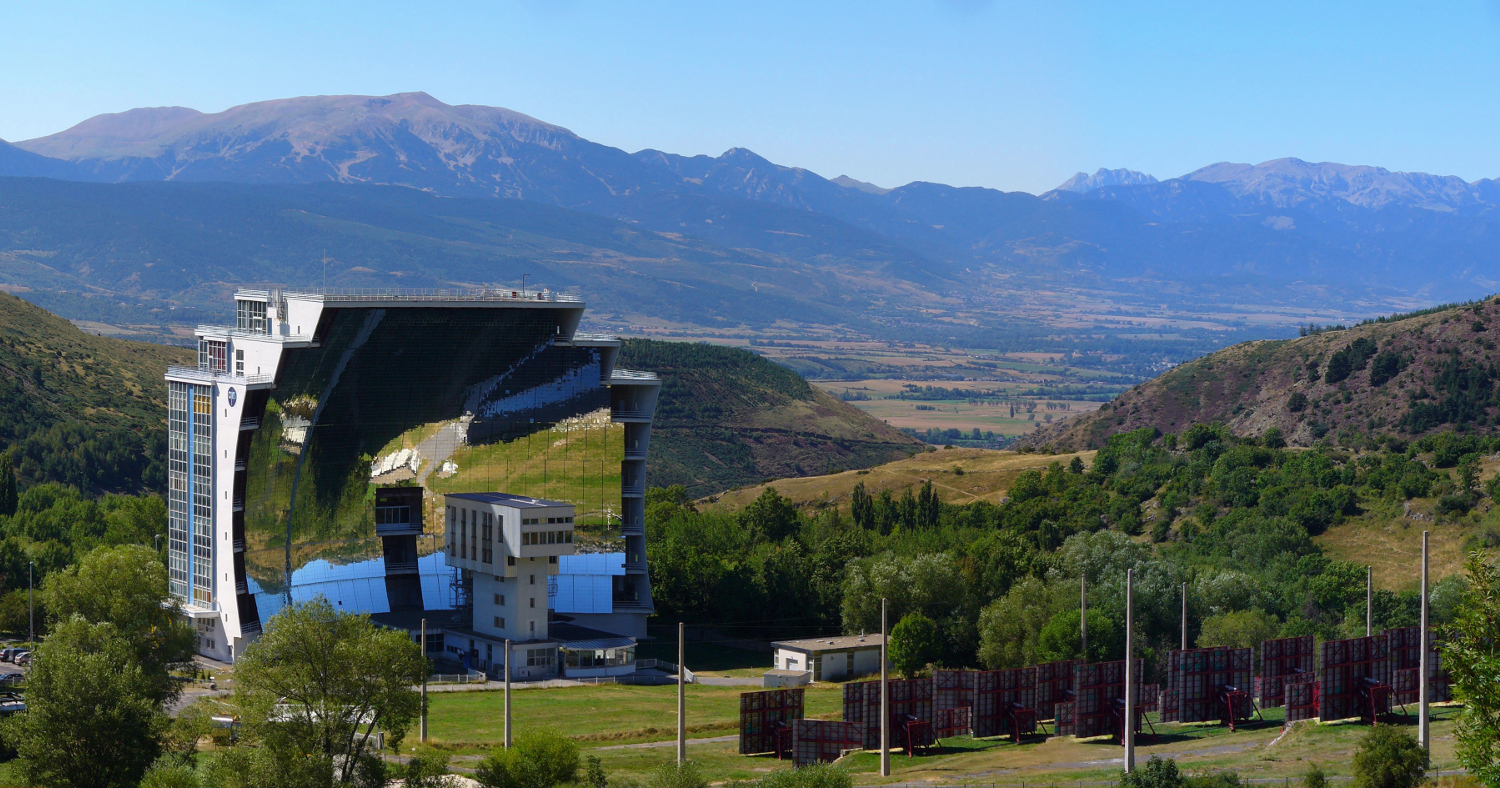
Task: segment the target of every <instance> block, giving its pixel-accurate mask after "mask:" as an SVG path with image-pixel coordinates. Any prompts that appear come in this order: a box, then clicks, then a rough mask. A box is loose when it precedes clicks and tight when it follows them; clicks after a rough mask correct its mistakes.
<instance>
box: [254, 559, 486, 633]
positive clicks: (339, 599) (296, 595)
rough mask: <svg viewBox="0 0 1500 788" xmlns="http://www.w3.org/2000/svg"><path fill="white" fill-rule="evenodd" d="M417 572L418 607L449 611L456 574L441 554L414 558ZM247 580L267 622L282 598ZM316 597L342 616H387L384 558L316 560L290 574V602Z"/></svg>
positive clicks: (283, 600) (279, 606) (388, 609)
mask: <svg viewBox="0 0 1500 788" xmlns="http://www.w3.org/2000/svg"><path fill="white" fill-rule="evenodd" d="M417 572H418V574H419V575H420V576H421V579H422V606H423V607H424V608H426V609H427V610H452V609H453V580H454V578H455V577H456V576H457V570H455V569H453V568H452V567H449V566H448V564H447V561H446V560H445V556H444V554H443V553H442V551H438V552H436V553H432V554H430V555H426V556H422V557H421V558H418V559H417ZM247 580H248V582H249V584H250V593H252V594H254V595H255V604H256V606H257V607H258V608H259V611H260V620H261V621H269V620H270V619H271V616H274V615H276V613H278V612H279V611H280V610H281V608H282V607H283V606H284V605H285V604H286V597H284V596H283V595H281V594H279V593H274V592H267V591H263V590H262V589H261V587H260V584H259V583H256V582H255V579H254V578H247ZM319 596H321V597H323V598H324V599H327V600H328V602H329V603H330V604H332V605H333V607H334V609H335V610H341V611H344V612H346V613H389V612H390V611H391V603H390V599H389V598H388V597H387V596H386V592H385V558H383V557H382V558H372V559H370V560H368V561H356V562H354V563H350V564H332V563H329V562H327V561H325V560H323V559H321V558H319V559H317V560H315V561H309V562H308V563H307V564H306V565H305V566H303V567H302V568H300V569H295V570H293V571H292V601H294V602H298V603H302V602H308V601H311V600H312V599H315V598H317V597H319Z"/></svg>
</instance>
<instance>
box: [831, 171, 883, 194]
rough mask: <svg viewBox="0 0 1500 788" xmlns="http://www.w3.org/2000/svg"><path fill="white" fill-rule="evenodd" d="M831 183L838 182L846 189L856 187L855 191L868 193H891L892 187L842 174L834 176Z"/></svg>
mask: <svg viewBox="0 0 1500 788" xmlns="http://www.w3.org/2000/svg"><path fill="white" fill-rule="evenodd" d="M830 183H836V184H838V185H839V186H842V187H844V188H845V189H854V190H855V191H861V192H864V193H866V194H889V193H890V191H891V190H890V189H884V188H881V187H879V186H876V185H875V184H873V183H866V182H865V181H857V180H855V179H853V178H851V177H849V176H848V175H840V176H839V177H837V178H834V179H833V180H832V181H830Z"/></svg>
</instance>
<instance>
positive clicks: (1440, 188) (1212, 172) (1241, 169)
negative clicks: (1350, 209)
mask: <svg viewBox="0 0 1500 788" xmlns="http://www.w3.org/2000/svg"><path fill="white" fill-rule="evenodd" d="M1182 180H1189V181H1206V182H1208V183H1218V184H1222V185H1224V186H1225V187H1227V188H1228V189H1229V190H1230V191H1232V192H1233V193H1234V194H1235V195H1236V196H1239V197H1250V198H1254V199H1258V200H1261V201H1263V202H1265V203H1268V204H1270V205H1273V206H1276V207H1283V208H1284V207H1292V206H1296V205H1300V204H1303V203H1316V202H1321V201H1325V200H1330V199H1332V200H1341V201H1343V202H1347V203H1350V204H1352V205H1358V206H1360V207H1362V208H1383V207H1386V206H1389V205H1402V206H1407V207H1412V208H1425V209H1428V210H1437V211H1452V210H1457V209H1459V208H1464V207H1467V206H1469V205H1475V204H1478V203H1484V202H1489V201H1492V200H1493V196H1491V195H1490V194H1489V192H1490V191H1491V190H1492V186H1493V184H1492V183H1491V182H1486V181H1476V182H1474V183H1469V182H1467V181H1465V180H1464V179H1463V178H1460V177H1458V176H1456V175H1430V174H1428V173H1425V172H1392V171H1390V170H1388V169H1386V168H1384V167H1370V166H1364V165H1354V164H1337V163H1334V162H1326V161H1324V162H1309V161H1303V160H1301V159H1297V158H1291V157H1287V158H1283V159H1272V160H1271V161H1266V162H1261V163H1260V164H1253V165H1252V164H1235V163H1232V162H1219V163H1218V164H1210V165H1208V166H1207V167H1203V168H1202V169H1198V170H1194V171H1193V172H1190V173H1188V174H1187V175H1184V176H1182Z"/></svg>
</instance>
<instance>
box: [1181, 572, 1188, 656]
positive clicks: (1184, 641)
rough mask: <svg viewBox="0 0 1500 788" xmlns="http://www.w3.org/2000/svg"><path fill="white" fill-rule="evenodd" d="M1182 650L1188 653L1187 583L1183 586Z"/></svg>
mask: <svg viewBox="0 0 1500 788" xmlns="http://www.w3.org/2000/svg"><path fill="white" fill-rule="evenodd" d="M1182 650H1183V651H1187V583H1183V584H1182Z"/></svg>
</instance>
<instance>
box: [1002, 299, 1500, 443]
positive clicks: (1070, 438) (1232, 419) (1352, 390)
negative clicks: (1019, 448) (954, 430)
mask: <svg viewBox="0 0 1500 788" xmlns="http://www.w3.org/2000/svg"><path fill="white" fill-rule="evenodd" d="M1497 340H1500V298H1486V299H1483V300H1480V301H1476V302H1472V303H1468V304H1463V305H1461V306H1452V307H1447V308H1439V309H1433V310H1427V311H1423V312H1417V313H1412V314H1407V315H1395V316H1392V317H1389V318H1382V319H1380V320H1374V321H1368V322H1366V323H1363V324H1361V325H1358V326H1355V327H1353V328H1348V329H1344V328H1343V327H1336V328H1333V329H1331V330H1330V329H1315V330H1313V331H1311V332H1309V333H1307V335H1306V336H1302V337H1300V338H1298V339H1289V340H1276V341H1260V342H1246V343H1244V344H1240V345H1235V346H1233V347H1229V348H1225V349H1224V350H1221V351H1219V352H1217V353H1214V354H1212V355H1209V356H1205V357H1203V358H1200V359H1197V360H1195V361H1190V362H1188V363H1186V364H1183V365H1181V366H1179V367H1176V368H1174V369H1172V370H1171V371H1169V372H1167V373H1165V374H1163V375H1161V376H1160V377H1158V378H1156V379H1154V380H1151V381H1148V382H1146V383H1142V384H1141V385H1139V386H1136V387H1135V388H1133V389H1130V390H1129V391H1127V392H1125V393H1124V394H1121V395H1120V396H1119V397H1117V398H1116V399H1115V400H1114V401H1113V402H1110V403H1109V404H1108V405H1106V406H1104V407H1103V408H1101V409H1099V410H1098V411H1096V412H1094V413H1090V414H1086V415H1081V416H1078V417H1077V418H1074V419H1070V420H1068V421H1064V422H1061V423H1059V424H1054V425H1052V426H1050V427H1046V428H1043V429H1041V430H1038V431H1037V432H1035V433H1033V434H1031V435H1029V436H1027V438H1026V439H1025V443H1027V444H1030V445H1032V446H1051V447H1052V448H1054V449H1056V450H1076V449H1082V448H1094V447H1098V446H1101V445H1103V443H1104V441H1105V440H1106V439H1107V438H1108V437H1109V436H1110V435H1115V434H1119V433H1124V432H1130V431H1133V430H1138V429H1141V428H1145V427H1149V428H1153V429H1158V430H1161V431H1162V432H1177V431H1180V430H1182V429H1184V428H1186V427H1187V426H1188V425H1190V424H1193V423H1195V422H1200V423H1208V422H1219V423H1222V424H1224V425H1225V426H1227V427H1228V428H1229V429H1230V430H1231V431H1233V432H1234V433H1235V434H1237V435H1240V436H1247V437H1250V436H1260V435H1262V434H1264V433H1266V432H1267V431H1270V430H1275V431H1276V433H1277V434H1278V435H1280V436H1282V438H1284V439H1285V440H1286V441H1287V442H1288V443H1290V444H1292V445H1297V446H1309V445H1312V444H1313V443H1314V442H1315V441H1319V440H1326V441H1330V442H1335V443H1338V444H1340V445H1344V446H1362V445H1366V444H1369V443H1371V442H1372V441H1375V440H1377V439H1378V438H1379V436H1382V435H1386V434H1392V435H1398V436H1402V437H1404V438H1406V439H1410V438H1413V437H1416V436H1421V435H1426V434H1429V433H1432V432H1435V431H1439V430H1459V431H1474V432H1481V433H1486V434H1493V433H1496V432H1500V391H1497V389H1496V384H1497V383H1500V366H1497V364H1496V362H1497V353H1496V341H1497Z"/></svg>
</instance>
